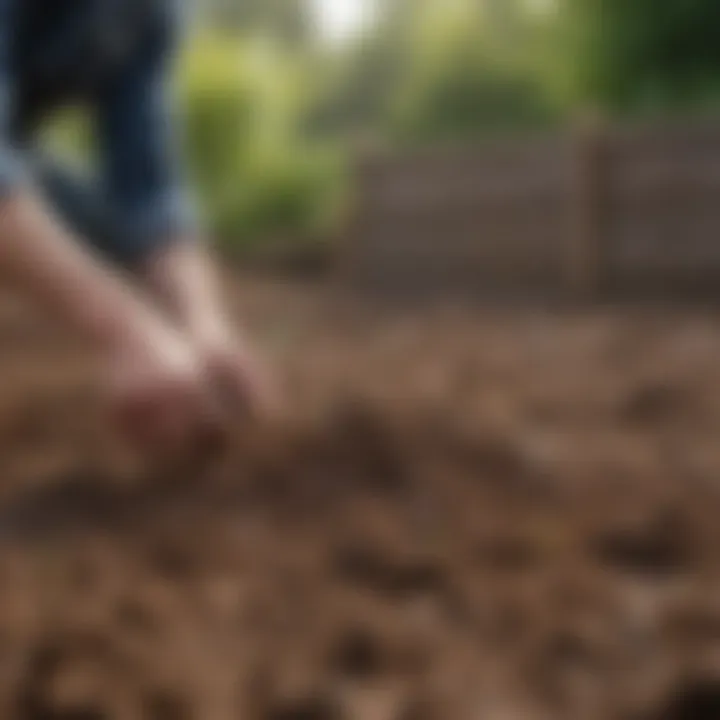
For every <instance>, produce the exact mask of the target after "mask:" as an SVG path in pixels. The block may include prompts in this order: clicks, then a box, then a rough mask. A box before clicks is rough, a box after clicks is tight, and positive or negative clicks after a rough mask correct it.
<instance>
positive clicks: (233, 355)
mask: <svg viewBox="0 0 720 720" xmlns="http://www.w3.org/2000/svg"><path fill="white" fill-rule="evenodd" d="M191 342H192V344H193V347H194V349H195V351H196V352H197V355H198V358H199V361H200V363H201V364H202V367H203V369H204V371H205V374H206V377H207V380H208V382H209V383H210V386H211V388H212V391H213V392H214V394H215V397H216V398H217V399H218V401H219V405H220V406H221V407H222V409H223V412H224V413H227V414H228V415H229V416H230V417H232V418H234V419H236V420H250V421H253V422H260V423H264V422H268V421H273V420H274V419H277V416H278V414H279V410H280V407H279V397H278V394H277V390H276V387H275V385H274V382H273V379H272V378H271V376H270V372H269V369H268V365H267V363H266V362H265V361H264V360H263V359H261V357H260V356H259V354H258V353H257V351H256V350H255V349H253V348H252V347H251V346H250V343H249V342H248V341H247V340H246V339H245V338H244V337H242V335H240V334H239V333H237V332H235V331H233V330H232V329H231V328H228V327H220V328H215V329H213V330H212V331H206V332H202V333H196V334H195V335H194V336H193V339H192V341H191Z"/></svg>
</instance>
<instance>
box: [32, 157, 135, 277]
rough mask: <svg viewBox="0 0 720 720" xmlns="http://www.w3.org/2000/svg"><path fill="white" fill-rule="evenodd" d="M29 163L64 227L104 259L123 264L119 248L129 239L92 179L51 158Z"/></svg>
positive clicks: (125, 257) (44, 194)
mask: <svg viewBox="0 0 720 720" xmlns="http://www.w3.org/2000/svg"><path fill="white" fill-rule="evenodd" d="M33 167H34V177H35V179H36V182H37V183H38V185H39V188H40V190H41V192H42V194H43V196H44V198H45V200H46V201H47V202H48V203H49V204H50V206H51V207H52V209H53V211H54V212H55V213H56V214H57V215H58V217H59V218H60V219H61V220H62V221H63V222H64V223H65V224H66V225H67V226H68V228H69V229H70V230H71V231H72V232H74V233H76V234H77V235H78V236H79V238H80V239H81V240H83V241H84V242H87V243H88V244H89V245H90V247H91V249H92V250H94V251H95V252H97V253H99V254H100V255H101V256H102V257H103V258H104V259H106V260H109V261H111V262H113V263H116V264H119V265H123V266H126V265H127V264H128V259H127V253H125V252H124V251H123V250H124V248H127V247H131V242H130V241H129V238H127V237H126V236H125V235H124V234H123V231H122V229H121V223H119V222H118V221H117V218H116V217H115V216H114V214H113V212H112V211H111V209H110V207H109V206H108V203H107V201H106V200H105V198H104V196H103V194H102V192H101V191H100V190H99V189H98V188H97V186H96V185H94V184H93V181H92V179H91V178H90V177H84V176H83V174H82V173H81V172H79V171H77V170H76V169H74V168H71V167H69V166H64V165H63V164H62V163H61V161H59V160H55V159H51V158H42V159H36V160H35V162H34V164H33Z"/></svg>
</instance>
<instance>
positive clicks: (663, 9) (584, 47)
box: [561, 0, 720, 110]
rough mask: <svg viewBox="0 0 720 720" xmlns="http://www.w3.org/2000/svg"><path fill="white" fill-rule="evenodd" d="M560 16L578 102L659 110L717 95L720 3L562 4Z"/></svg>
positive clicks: (589, 0) (614, 0)
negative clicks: (572, 56)
mask: <svg viewBox="0 0 720 720" xmlns="http://www.w3.org/2000/svg"><path fill="white" fill-rule="evenodd" d="M561 10H562V17H563V18H564V26H565V33H566V34H565V37H566V40H567V41H568V43H569V46H570V47H571V48H572V51H573V52H574V54H575V58H576V62H575V64H574V82H575V91H576V92H577V94H578V95H579V96H581V97H585V98H589V99H592V100H595V101H597V102H598V103H599V104H602V105H606V106H609V107H611V108H618V109H643V108H650V109H653V108H654V109H655V110H663V109H669V108H674V107H686V108H687V107H693V106H702V105H708V104H711V105H712V104H715V101H716V100H715V99H716V98H717V97H718V96H720V3H718V2H717V1H716V0H662V2H658V1H657V0H632V2H627V0H562V5H561Z"/></svg>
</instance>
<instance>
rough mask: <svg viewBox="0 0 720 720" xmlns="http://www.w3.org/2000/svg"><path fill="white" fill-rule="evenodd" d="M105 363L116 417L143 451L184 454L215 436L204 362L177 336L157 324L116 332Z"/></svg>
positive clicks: (214, 414) (215, 422)
mask: <svg viewBox="0 0 720 720" xmlns="http://www.w3.org/2000/svg"><path fill="white" fill-rule="evenodd" d="M107 369H108V379H107V389H108V391H109V393H110V402H111V411H112V413H113V415H114V418H115V421H116V423H117V425H118V427H119V429H120V432H121V433H122V435H123V436H124V438H125V439H126V440H129V441H130V443H131V444H132V445H133V446H134V447H135V448H136V449H138V450H140V451H141V452H142V453H143V454H145V455H148V456H150V457H154V458H167V457H173V456H176V457H185V456H188V455H190V454H193V453H198V452H203V449H204V448H205V447H207V446H208V445H210V444H213V443H215V442H217V441H218V440H219V438H220V435H221V430H222V427H221V422H220V421H221V417H220V415H219V413H218V412H217V408H216V407H214V406H213V404H212V396H211V394H210V393H209V392H208V386H207V376H206V374H205V369H204V366H203V363H202V362H201V359H200V357H199V356H198V354H197V353H196V352H195V351H194V350H193V348H192V347H191V345H190V344H189V343H186V342H185V341H184V340H183V339H182V338H181V337H180V336H178V335H176V334H174V333H173V332H172V331H170V330H168V329H166V328H165V327H163V326H162V325H159V326H157V327H151V328H149V329H147V330H145V331H144V332H142V333H139V334H137V335H132V336H129V337H127V336H126V337H122V338H119V339H118V342H116V343H115V344H114V348H113V350H112V352H111V353H110V356H109V357H108V367H107Z"/></svg>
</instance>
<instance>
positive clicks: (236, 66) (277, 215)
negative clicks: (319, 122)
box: [180, 35, 342, 243]
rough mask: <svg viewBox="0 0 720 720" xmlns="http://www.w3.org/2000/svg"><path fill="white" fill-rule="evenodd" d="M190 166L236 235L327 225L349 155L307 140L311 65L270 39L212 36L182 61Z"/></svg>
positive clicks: (249, 237) (208, 206)
mask: <svg viewBox="0 0 720 720" xmlns="http://www.w3.org/2000/svg"><path fill="white" fill-rule="evenodd" d="M180 78H181V92H182V98H183V105H184V107H185V108H186V117H185V123H184V124H185V128H186V133H187V147H188V154H189V164H190V167H191V168H192V170H193V173H194V175H195V178H196V179H197V185H198V187H199V189H200V193H201V199H202V204H203V207H204V208H205V211H206V214H207V217H208V218H209V221H210V224H211V227H212V229H213V230H214V232H215V233H216V234H217V235H218V236H220V237H222V238H226V239H228V240H232V242H234V243H237V242H243V243H247V242H251V241H255V240H258V239H261V238H262V237H264V236H266V235H267V234H278V233H287V232H290V231H296V232H297V231H302V232H304V233H315V232H318V233H319V232H322V231H323V230H324V229H325V228H326V225H327V223H328V222H330V219H331V218H332V217H333V216H334V213H335V211H336V207H337V202H338V199H339V198H340V193H341V188H342V185H341V180H342V171H341V161H340V154H339V152H337V151H334V150H333V148H330V147H325V146H316V145H313V144H310V143H308V142H303V140H302V138H301V137H300V132H299V129H300V126H301V116H302V112H303V100H304V96H303V93H302V88H303V78H304V73H303V68H302V67H301V66H300V65H299V64H298V63H297V61H295V60H294V59H293V58H291V57H289V56H287V55H285V54H284V53H283V51H282V50H281V49H280V48H278V47H276V46H273V45H271V44H267V43H266V42H250V41H241V40H239V39H238V38H237V37H233V36H230V37H221V36H218V35H211V36H208V35H204V36H200V37H199V38H197V39H196V40H195V42H194V43H193V45H192V46H191V47H190V48H189V50H188V53H187V54H186V56H185V58H184V62H183V64H182V67H181V74H180Z"/></svg>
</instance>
